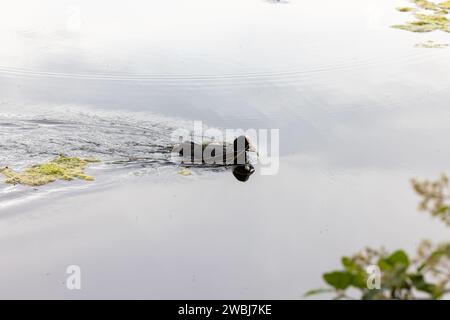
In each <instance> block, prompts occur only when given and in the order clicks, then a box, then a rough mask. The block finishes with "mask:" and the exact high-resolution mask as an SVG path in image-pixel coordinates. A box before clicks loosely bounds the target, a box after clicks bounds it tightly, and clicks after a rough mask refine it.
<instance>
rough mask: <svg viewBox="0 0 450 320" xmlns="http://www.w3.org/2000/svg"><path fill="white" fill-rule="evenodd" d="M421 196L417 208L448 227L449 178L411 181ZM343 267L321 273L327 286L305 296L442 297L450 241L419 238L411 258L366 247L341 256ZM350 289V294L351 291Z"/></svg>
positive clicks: (447, 282)
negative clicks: (375, 274) (373, 272)
mask: <svg viewBox="0 0 450 320" xmlns="http://www.w3.org/2000/svg"><path fill="white" fill-rule="evenodd" d="M411 183H412V186H413V189H414V190H415V191H416V193H417V194H418V195H419V196H420V197H421V198H422V200H421V202H420V204H419V209H420V210H422V211H427V212H429V213H431V215H432V216H434V217H438V218H439V219H440V220H441V221H443V222H444V223H445V224H447V225H448V226H450V204H449V202H450V186H449V179H448V177H447V176H446V175H442V176H441V177H440V178H439V179H438V180H436V181H429V180H425V181H421V182H420V181H418V180H416V179H413V180H412V181H411ZM341 264H342V267H343V269H340V270H335V271H331V272H327V273H324V274H323V280H324V281H325V283H326V284H328V287H327V288H322V289H315V290H311V291H308V292H307V293H306V294H305V296H311V295H316V294H322V293H330V292H331V293H333V294H334V298H335V299H370V300H373V299H376V300H379V299H401V300H409V299H442V298H443V297H444V296H445V295H446V294H447V293H450V242H448V243H442V244H438V245H433V244H432V243H431V242H430V241H428V240H425V241H422V242H421V244H420V245H419V247H418V248H417V253H416V255H415V256H414V257H413V258H411V257H409V256H408V254H407V253H406V252H405V251H404V250H397V251H394V252H391V253H389V252H387V251H386V250H384V249H379V250H376V249H373V248H365V249H364V250H362V251H361V252H359V253H357V254H354V255H353V256H349V257H347V256H344V257H342V258H341ZM374 267H375V268H376V270H377V271H378V272H379V286H378V287H375V288H374V287H373V285H371V283H370V282H371V280H373V279H372V278H371V275H370V273H369V272H368V270H370V268H374ZM350 291H351V293H350Z"/></svg>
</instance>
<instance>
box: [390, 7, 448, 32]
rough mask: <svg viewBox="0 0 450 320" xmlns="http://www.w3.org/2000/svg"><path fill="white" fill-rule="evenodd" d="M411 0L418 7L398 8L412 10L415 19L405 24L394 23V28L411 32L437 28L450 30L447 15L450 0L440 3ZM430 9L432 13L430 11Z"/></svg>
mask: <svg viewBox="0 0 450 320" xmlns="http://www.w3.org/2000/svg"><path fill="white" fill-rule="evenodd" d="M411 2H412V3H414V4H415V5H416V8H410V7H400V8H397V10H398V11H400V12H412V13H413V15H414V18H415V20H413V21H408V22H406V23H405V24H399V25H393V26H392V27H393V28H396V29H401V30H406V31H411V32H431V31H435V30H441V31H444V32H450V19H449V18H448V17H447V15H448V13H449V11H448V9H450V0H449V1H444V2H440V3H433V2H430V1H427V0H411ZM421 10H422V11H421ZM424 10H425V11H424ZM430 11H432V13H429V12H430ZM423 12H427V13H423Z"/></svg>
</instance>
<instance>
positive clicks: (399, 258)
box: [386, 250, 409, 266]
mask: <svg viewBox="0 0 450 320" xmlns="http://www.w3.org/2000/svg"><path fill="white" fill-rule="evenodd" d="M386 260H387V261H389V263H390V264H392V265H394V266H395V265H399V264H401V265H404V266H409V258H408V255H407V254H406V253H405V251H403V250H397V251H395V252H394V253H392V254H391V255H390V256H389V257H388V258H387V259H386Z"/></svg>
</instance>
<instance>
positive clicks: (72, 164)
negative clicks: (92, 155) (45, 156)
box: [0, 155, 99, 186]
mask: <svg viewBox="0 0 450 320" xmlns="http://www.w3.org/2000/svg"><path fill="white" fill-rule="evenodd" d="M93 162H99V161H98V160H96V159H81V158H71V157H66V156H64V155H60V156H58V157H57V158H56V159H53V160H51V161H49V162H47V163H43V164H37V165H34V166H31V167H28V168H26V169H25V170H24V171H22V172H14V171H13V170H11V169H10V168H9V167H4V168H0V173H1V174H3V175H4V176H5V177H6V180H5V182H6V183H10V184H14V185H15V184H22V185H27V186H42V185H45V184H48V183H51V182H54V181H56V180H66V181H70V180H73V179H75V178H78V179H82V180H86V181H92V180H94V178H93V177H91V176H88V175H86V174H85V173H84V169H85V168H86V167H87V166H88V165H89V164H90V163H93Z"/></svg>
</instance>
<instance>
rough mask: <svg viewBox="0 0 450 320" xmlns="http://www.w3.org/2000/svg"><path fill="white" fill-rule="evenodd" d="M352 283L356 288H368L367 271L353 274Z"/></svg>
mask: <svg viewBox="0 0 450 320" xmlns="http://www.w3.org/2000/svg"><path fill="white" fill-rule="evenodd" d="M351 275H352V278H351V285H352V286H353V287H356V288H360V289H366V288H367V273H365V272H363V271H359V272H354V273H352V274H351Z"/></svg>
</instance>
